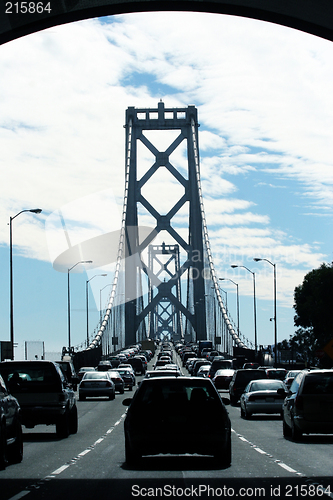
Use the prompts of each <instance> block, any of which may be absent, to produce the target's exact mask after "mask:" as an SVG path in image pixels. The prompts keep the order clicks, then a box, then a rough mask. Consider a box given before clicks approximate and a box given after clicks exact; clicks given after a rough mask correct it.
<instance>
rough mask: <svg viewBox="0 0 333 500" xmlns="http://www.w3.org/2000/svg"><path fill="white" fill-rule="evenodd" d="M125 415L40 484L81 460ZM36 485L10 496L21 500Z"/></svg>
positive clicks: (12, 498) (14, 499) (40, 482)
mask: <svg viewBox="0 0 333 500" xmlns="http://www.w3.org/2000/svg"><path fill="white" fill-rule="evenodd" d="M125 416H126V413H123V414H122V416H121V417H120V419H119V420H117V422H115V424H114V425H113V426H112V427H110V429H108V430H107V431H106V432H105V434H104V435H103V436H102V437H101V438H99V439H97V441H95V442H94V444H93V445H91V446H90V447H89V448H86V449H85V450H83V451H81V453H79V454H78V455H77V456H76V457H74V458H72V459H71V460H69V461H68V462H67V463H66V464H64V465H62V466H61V467H59V468H58V469H56V470H55V471H53V472H51V474H48V475H47V476H45V477H44V478H43V479H42V480H40V481H39V482H38V484H39V485H41V484H43V482H44V481H50V480H51V479H55V477H56V476H59V474H61V473H62V472H63V471H64V470H66V469H68V467H69V466H70V465H73V464H75V463H76V462H77V461H78V460H80V458H82V457H84V456H85V455H87V453H89V452H90V451H91V450H93V449H94V448H95V446H97V445H98V444H100V443H102V441H104V439H105V438H106V436H107V435H109V434H111V432H112V431H114V428H115V427H116V426H117V425H119V424H120V423H121V422H122V421H123V420H124V418H125ZM35 486H36V485H33V484H32V485H30V486H29V487H28V488H27V489H26V490H23V491H20V492H19V493H17V494H16V495H14V496H12V497H11V498H9V500H20V498H23V497H25V496H26V495H28V494H29V493H30V492H31V491H32V489H33V488H34V487H35Z"/></svg>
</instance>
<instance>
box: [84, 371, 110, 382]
mask: <svg viewBox="0 0 333 500" xmlns="http://www.w3.org/2000/svg"><path fill="white" fill-rule="evenodd" d="M83 378H84V380H87V379H88V378H89V379H99V380H100V379H101V378H108V375H107V374H106V372H87V373H85V375H84V377H83Z"/></svg>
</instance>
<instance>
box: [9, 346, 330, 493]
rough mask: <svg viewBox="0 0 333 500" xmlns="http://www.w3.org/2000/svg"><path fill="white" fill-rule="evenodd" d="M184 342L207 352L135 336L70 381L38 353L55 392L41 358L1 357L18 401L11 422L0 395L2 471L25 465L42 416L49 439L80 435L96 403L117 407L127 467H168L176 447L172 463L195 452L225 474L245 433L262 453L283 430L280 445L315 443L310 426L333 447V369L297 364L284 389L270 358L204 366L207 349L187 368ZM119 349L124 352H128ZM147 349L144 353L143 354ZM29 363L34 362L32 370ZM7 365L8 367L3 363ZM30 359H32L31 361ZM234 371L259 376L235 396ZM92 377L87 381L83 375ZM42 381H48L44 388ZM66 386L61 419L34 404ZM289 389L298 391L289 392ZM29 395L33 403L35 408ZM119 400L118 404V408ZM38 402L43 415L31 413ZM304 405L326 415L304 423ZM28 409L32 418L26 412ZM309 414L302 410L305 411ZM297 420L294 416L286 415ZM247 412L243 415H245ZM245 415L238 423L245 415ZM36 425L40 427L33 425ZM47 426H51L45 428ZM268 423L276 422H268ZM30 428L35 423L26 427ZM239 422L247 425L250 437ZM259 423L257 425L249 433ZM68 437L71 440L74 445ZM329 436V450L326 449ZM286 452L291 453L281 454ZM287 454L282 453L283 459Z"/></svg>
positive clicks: (232, 469) (58, 395)
mask: <svg viewBox="0 0 333 500" xmlns="http://www.w3.org/2000/svg"><path fill="white" fill-rule="evenodd" d="M189 348H191V349H194V350H191V353H192V364H193V359H197V360H199V359H200V360H201V361H205V358H203V357H202V358H198V357H196V358H195V357H194V356H193V352H194V353H195V354H196V356H198V353H197V352H195V350H196V346H193V345H192V346H190V347H189V346H181V345H172V344H170V343H165V344H161V345H159V346H158V348H157V349H156V351H155V353H153V352H149V353H148V352H145V353H143V350H142V349H141V350H140V346H133V347H132V348H131V349H130V350H129V351H127V350H126V351H122V352H121V353H119V357H118V356H112V358H113V359H111V360H103V362H101V363H100V364H99V365H98V366H96V367H82V368H85V370H81V371H80V370H78V372H80V374H79V373H78V376H76V375H74V376H73V380H72V382H71V383H69V382H68V380H67V378H66V377H65V375H64V371H62V369H61V368H60V365H59V364H58V365H57V364H54V363H51V362H48V361H45V362H43V361H40V362H38V363H40V364H41V365H45V366H46V365H47V366H48V368H50V367H49V364H50V363H51V364H52V365H53V366H56V369H55V372H52V373H53V375H54V373H56V374H57V377H58V376H59V379H60V380H61V383H62V387H61V392H59V390H60V389H59V387H54V391H53V389H52V391H51V387H52V384H54V383H55V382H54V381H53V382H51V380H50V375H51V374H52V373H51V372H50V370H46V369H45V368H44V372H43V373H42V371H41V367H38V369H39V371H37V368H36V366H33V367H32V364H34V363H35V362H30V361H26V362H23V361H22V362H5V363H1V364H0V373H1V375H2V382H1V383H2V387H3V389H2V393H3V394H7V395H6V396H5V397H3V396H2V401H4V399H5V398H6V397H7V398H11V399H12V400H13V401H16V403H15V404H16V419H14V420H15V422H16V423H15V425H14V426H13V419H12V420H10V421H9V417H8V422H7V416H6V417H4V411H3V408H4V406H5V405H4V404H3V403H2V404H1V408H2V410H1V412H2V423H5V424H6V429H5V428H4V425H2V427H1V436H2V439H1V446H2V448H1V456H2V457H3V464H2V469H3V470H2V471H0V481H1V479H2V478H3V477H10V476H11V469H12V468H15V467H16V468H17V467H18V465H20V467H22V466H21V464H20V462H22V465H23V464H24V462H25V461H26V457H25V448H26V446H27V450H28V453H29V454H30V452H31V443H30V441H29V440H30V439H33V436H36V435H37V434H35V432H38V428H39V426H41V428H42V429H43V432H47V434H45V437H46V436H51V435H52V433H54V436H55V437H54V439H55V441H54V443H53V444H54V445H55V444H56V443H57V442H61V441H63V440H64V439H65V440H66V441H67V440H68V438H69V436H70V435H73V436H74V435H77V436H78V439H79V438H80V435H81V438H82V439H86V438H87V436H88V435H87V433H86V432H85V431H84V427H83V422H84V421H85V419H87V418H88V416H89V418H91V416H92V414H91V411H92V410H91V409H92V408H93V412H96V414H97V412H99V411H101V412H102V413H103V415H104V412H105V411H106V413H105V416H106V415H109V416H108V417H107V418H109V419H111V418H113V412H115V413H114V419H116V418H117V420H115V424H117V426H116V427H113V428H112V427H111V428H109V430H110V429H112V432H113V433H114V434H113V436H115V433H117V436H118V434H119V436H118V437H119V439H118V437H117V446H116V448H117V457H118V463H123V464H125V465H124V467H125V471H126V473H127V474H128V473H129V474H130V475H131V471H132V472H135V471H136V470H138V468H139V470H140V469H142V467H143V468H144V469H146V468H147V469H148V470H150V469H151V467H152V464H154V466H153V468H154V467H155V466H157V464H158V463H161V464H162V465H161V467H165V465H164V464H165V460H168V457H169V456H173V462H172V463H173V464H177V463H178V466H177V467H182V468H183V467H184V463H185V468H186V461H187V460H190V458H191V456H192V459H193V460H194V461H197V462H195V463H197V464H198V467H199V469H200V474H203V476H205V475H206V473H205V472H204V471H205V470H210V471H211V474H212V476H214V477H215V475H216V474H217V473H218V471H220V474H224V476H223V477H234V475H235V474H236V476H237V474H238V472H239V470H240V469H239V461H240V460H241V458H242V457H244V456H246V455H244V450H243V451H242V452H241V453H239V448H240V444H241V443H243V446H244V444H246V443H249V445H250V446H249V449H248V452H251V449H253V447H251V442H256V444H257V446H256V448H258V449H261V450H263V451H264V452H265V454H266V455H264V456H267V457H269V456H270V455H271V456H273V453H272V444H273V443H274V442H277V441H279V443H280V446H281V439H282V440H284V441H285V444H286V447H283V449H286V450H287V449H288V447H289V448H290V446H291V444H292V443H293V442H294V443H295V444H296V443H303V446H306V447H309V449H310V451H311V453H312V452H313V451H312V450H313V444H314V442H313V440H311V439H310V440H308V439H307V438H306V437H305V436H307V433H308V432H309V433H310V434H309V435H310V436H311V434H312V433H319V440H318V441H316V442H317V443H319V445H318V446H320V447H322V446H323V444H324V442H325V441H324V439H325V438H324V437H322V433H325V434H326V443H327V446H329V448H331V445H332V444H333V440H332V436H329V434H333V415H332V413H333V390H332V380H333V371H332V370H301V371H299V373H298V374H295V375H296V376H295V379H294V382H292V384H294V387H296V386H297V388H298V389H297V392H296V393H293V390H294V389H293V388H292V385H291V390H288V388H287V386H286V384H285V383H284V380H287V379H288V378H289V377H288V373H285V379H284V380H281V377H282V372H281V373H279V374H276V375H279V376H280V379H278V378H276V379H274V378H271V373H270V372H269V370H272V369H271V368H267V367H266V368H264V367H262V368H261V367H258V368H244V369H243V368H240V369H236V367H235V368H233V367H232V360H226V361H228V363H227V365H228V368H219V369H217V370H216V371H215V372H214V370H212V373H210V369H211V367H212V365H213V363H214V359H215V357H214V358H213V359H212V360H208V359H207V363H203V364H201V366H200V367H199V368H198V370H197V373H196V374H191V373H190V370H189V368H190V365H191V357H187V356H185V353H187V352H188V351H187V349H189ZM128 354H129V355H128ZM203 354H204V353H203ZM124 356H126V357H125V358H124ZM143 356H144V358H145V359H142V357H143ZM206 356H207V354H206ZM216 357H217V358H218V359H217V361H219V362H221V361H222V360H221V357H222V355H221V353H218V354H217V355H216ZM115 358H116V359H115ZM133 358H136V359H140V360H141V366H139V365H138V364H137V363H135V364H136V368H133V366H132V364H131V363H130V362H129V361H130V360H131V359H133ZM186 358H187V359H186ZM230 361H231V363H230ZM160 362H162V364H160ZM17 363H19V365H18V364H17ZM14 364H15V373H17V374H18V376H19V378H20V380H19V381H17V380H16V381H15V380H14V378H17V377H14V369H13V368H14ZM183 364H184V366H183ZM8 365H9V367H8ZM28 366H30V369H29V370H28ZM205 366H206V367H210V369H209V370H206V371H205V373H204V374H203V375H200V374H199V371H200V369H202V368H203V367H205ZM10 367H12V368H11V369H9V368H10ZM32 368H34V369H33V370H32ZM88 368H89V369H88ZM63 369H64V367H63ZM258 370H259V371H260V372H261V374H263V376H262V377H261V378H256V375H257V371H258ZM219 372H220V373H221V372H228V373H227V374H226V373H224V374H225V378H224V379H223V383H224V386H223V388H221V385H220V384H221V380H220V381H219V378H218V377H219ZM267 372H269V373H267ZM237 373H246V374H248V373H249V374H250V375H247V377H251V373H252V374H253V376H254V377H255V378H254V381H253V379H251V380H247V381H246V384H245V386H244V390H243V391H242V392H241V394H240V396H239V399H238V400H237V401H236V402H235V401H232V402H231V395H234V392H233V390H232V388H231V389H230V382H231V380H233V379H234V378H235V380H237V377H236V375H237ZM47 375H49V377H47ZM125 375H130V377H129V378H127V379H126V377H125ZM222 376H223V373H222ZM122 377H124V378H122ZM118 378H119V379H121V380H122V385H120V386H119V385H118V388H117V387H116V383H115V381H116V379H118ZM125 379H126V380H127V381H126V382H125ZM226 380H227V381H226ZM228 381H229V386H228ZM88 382H89V384H90V385H87V383H88ZM14 384H16V385H14ZM46 384H49V385H48V386H47V385H46ZM50 384H51V385H50ZM73 384H77V390H76V391H74V390H73ZM256 384H257V385H256ZM42 387H44V388H43V389H42ZM46 387H48V389H47V391H45V388H46ZM27 388H29V391H30V392H28V389H27ZM66 390H67V391H69V392H70V393H74V404H72V406H71V407H69V406H68V410H67V409H66V404H65V405H63V406H64V407H65V412H64V413H63V415H66V417H64V416H62V418H61V419H60V420H58V419H57V418H60V417H59V414H58V417H57V418H56V419H55V418H54V416H53V417H52V418H51V417H50V415H48V416H47V417H46V413H45V411H44V410H45V409H44V410H43V409H42V407H41V405H40V401H41V395H42V394H44V396H43V397H44V398H45V394H53V396H52V397H53V398H54V400H55V399H57V400H58V401H59V400H61V399H62V400H63V401H62V403H64V402H65V401H67V399H66V398H65V396H64V395H63V394H64V392H63V391H66ZM230 390H231V392H230ZM84 391H86V392H84ZM125 391H126V393H125ZM313 391H315V394H313ZM34 393H35V394H34ZM28 394H30V396H28V397H30V398H31V400H32V395H33V394H34V396H33V397H34V398H35V399H34V402H33V401H30V404H28V401H27V395H28ZM293 394H296V396H292V395H293ZM38 397H39V399H38ZM297 397H298V403H297V404H293V402H292V401H294V400H295V399H296V398H297ZM118 398H120V399H119V404H118V403H117V400H118ZM69 400H70V398H69V399H68V401H69ZM36 401H38V404H37V403H36ZM300 401H303V403H300ZM31 402H32V403H33V404H35V405H36V406H35V408H34V410H33V411H32V407H31ZM230 403H231V404H230ZM68 404H69V403H68ZM302 404H303V409H302V407H301V405H302ZM114 405H116V406H114ZM121 407H123V409H124V410H123V412H122V410H121ZM73 408H75V409H73ZM107 408H110V410H107ZM112 408H114V409H112ZM293 408H295V410H293ZM38 411H40V413H41V415H42V416H41V415H39V416H38V415H37V413H38ZM57 411H59V408H57ZM302 411H303V414H302ZM316 411H317V414H316ZM110 412H111V413H110ZM306 412H310V413H311V415H310V421H312V422H313V423H314V422H316V421H318V419H320V418H321V422H323V421H324V424H321V425H320V426H319V427H318V426H317V427H316V426H315V425H313V426H312V427H308V428H304V427H301V426H300V423H301V422H302V415H307V413H306ZM32 414H33V415H34V418H32ZM117 415H118V417H117ZM75 416H76V418H75ZM306 418H308V417H307V416H306ZM315 419H317V420H315ZM293 420H294V421H295V422H296V423H294V424H292V421H293ZM247 421H248V423H245V422H247ZM10 422H11V424H10ZM81 422H82V429H81ZM242 422H244V423H243V424H242ZM115 424H114V425H115ZM22 425H23V427H22ZM293 425H294V429H293ZM266 426H267V433H270V442H268V441H267V443H265V444H262V439H263V436H264V432H266V431H264V429H265V427H266ZM297 426H298V427H297ZM35 428H36V430H34V429H35ZM46 428H47V429H48V430H47V431H45V430H44V429H46ZM9 429H10V430H9ZM162 429H163V432H162ZM269 429H270V430H269ZM273 429H275V430H274V432H273ZM14 430H15V432H14ZM32 431H33V432H34V433H33V434H30V432H32ZM106 432H108V431H106ZM243 432H245V435H246V437H245V436H244V435H243ZM256 432H259V434H255V433H256ZM260 432H261V435H260ZM50 433H51V434H50ZM110 433H111V432H110ZM103 435H108V434H105V431H104V434H103ZM4 436H6V439H4ZM20 436H21V438H20ZM75 439H76V438H75ZM105 439H106V438H105ZM70 440H72V438H70ZM252 440H253V441H252ZM97 441H98V440H97ZM97 441H96V442H97ZM73 443H74V442H72V441H71V445H72V444H73ZM268 443H269V444H268ZM40 444H41V443H40ZM259 444H260V446H259ZM327 446H326V448H325V450H327V449H328V448H327ZM87 449H90V448H89V447H88V448H87ZM13 450H14V452H13ZM266 450H267V451H266ZM298 452H299V450H298ZM81 453H83V452H82V451H81V452H80V453H79V454H78V455H81ZM246 453H247V452H246ZM303 453H304V451H303ZM121 457H122V458H121ZM153 457H156V458H155V459H154V460H155V461H154V462H151V460H153ZM200 457H201V458H200ZM180 458H182V462H181V463H180V462H177V460H178V459H180ZM261 458H262V457H261ZM27 460H28V461H29V462H30V461H31V458H30V457H29V458H27ZM119 460H120V462H119ZM184 460H185V462H184ZM292 460H293V461H295V460H296V463H297V460H299V457H297V458H295V460H294V458H293V459H292ZM318 460H319V458H318ZM285 462H288V461H287V460H286V459H285ZM285 462H283V461H281V463H282V464H283V463H285ZM193 463H194V462H191V464H192V465H191V467H193ZM241 463H242V461H241ZM270 463H271V465H270V467H269V468H268V470H269V471H270V469H271V467H272V466H273V465H274V464H273V463H272V461H270ZM285 465H286V467H287V468H288V467H289V469H290V470H295V471H296V472H297V473H298V474H301V472H299V470H298V467H297V468H296V466H295V465H294V467H295V468H293V467H291V466H290V465H288V463H286V464H285ZM310 465H311V464H309V465H308V466H307V467H310ZM26 466H27V467H30V466H31V464H30V463H29V464H26ZM327 466H328V465H327ZM100 467H101V466H100ZM103 467H105V468H107V465H106V464H105V465H103V466H102V469H103ZM117 467H119V465H118V466H117V465H116V464H113V468H112V474H116V469H117ZM177 467H176V468H177ZM196 467H197V466H196ZM275 467H276V465H275ZM311 467H312V465H311ZM328 467H329V466H328ZM279 468H281V465H280V466H279ZM317 468H318V466H317ZM16 470H17V469H16ZM285 470H287V469H285ZM13 471H14V469H13ZM6 472H7V474H8V476H7V475H6ZM314 472H315V471H314ZM291 474H292V473H291ZM296 475H297V474H296ZM327 477H329V476H327ZM327 481H329V479H327ZM327 481H326V482H327ZM327 486H328V485H327V484H326V487H327ZM294 493H295V492H294ZM132 496H133V495H132ZM8 498H10V497H8Z"/></svg>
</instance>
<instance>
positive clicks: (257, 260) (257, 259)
mask: <svg viewBox="0 0 333 500" xmlns="http://www.w3.org/2000/svg"><path fill="white" fill-rule="evenodd" d="M253 260H254V261H255V262H260V261H261V260H265V261H266V262H268V264H270V265H271V266H273V268H274V318H273V320H274V352H275V359H274V367H275V368H277V322H276V264H273V262H271V261H270V260H268V259H259V258H254V259H253Z"/></svg>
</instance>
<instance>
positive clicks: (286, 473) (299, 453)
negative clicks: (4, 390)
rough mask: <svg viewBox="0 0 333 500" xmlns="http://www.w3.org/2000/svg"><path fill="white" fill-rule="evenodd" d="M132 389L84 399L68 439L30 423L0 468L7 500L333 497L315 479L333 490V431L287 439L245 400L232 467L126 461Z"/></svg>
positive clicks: (235, 421)
mask: <svg viewBox="0 0 333 500" xmlns="http://www.w3.org/2000/svg"><path fill="white" fill-rule="evenodd" d="M152 363H153V361H151V362H150V365H151V364H152ZM140 378H141V377H137V380H140ZM131 394H133V393H128V392H127V391H125V394H124V395H119V394H117V395H116V399H115V400H114V401H108V400H93V399H91V400H87V401H78V412H79V431H78V433H77V434H76V435H71V436H69V438H68V439H62V440H59V439H57V438H56V434H55V428H54V427H53V426H50V427H47V426H37V427H36V428H35V429H25V428H24V459H23V462H22V463H21V464H14V465H10V466H8V467H7V468H6V470H4V471H0V498H1V500H10V499H11V500H19V499H20V498H25V499H26V500H39V499H47V500H59V499H61V500H66V499H69V498H70V499H71V500H76V499H80V500H92V499H94V500H95V499H96V500H102V499H103V500H104V499H105V500H109V499H110V500H111V499H112V500H127V499H135V498H139V499H142V498H146V497H149V498H189V497H190V498H199V497H200V498H232V497H238V498H242V497H244V498H257V497H259V498H280V499H282V498H283V499H288V498H289V499H290V498H292V499H298V498H312V499H313V498H333V494H332V495H331V497H328V496H326V495H323V494H322V493H321V492H319V493H318V494H317V495H314V494H313V492H314V491H315V490H314V488H315V486H313V484H314V483H319V484H323V485H324V486H325V487H327V486H330V488H331V491H332V492H333V474H332V467H333V465H332V445H333V436H329V437H327V436H326V437H321V436H310V437H309V436H308V437H305V438H304V440H303V442H300V443H293V442H291V441H287V440H285V439H284V438H283V436H282V422H281V420H280V419H279V418H278V417H272V416H267V417H265V416H263V417H259V416H258V417H255V416H254V417H253V418H252V419H251V420H249V421H245V420H243V419H241V418H240V409H239V407H232V406H228V409H229V414H230V418H231V422H232V429H233V433H232V446H233V460H232V465H231V467H229V468H227V469H218V468H217V467H216V465H215V463H214V460H213V459H212V458H210V457H199V456H186V457H184V456H183V457H168V456H165V457H164V456H158V457H154V458H151V457H146V458H145V457H144V458H143V459H142V463H141V465H140V466H139V467H128V466H127V465H126V464H125V454H124V432H123V421H124V417H125V411H126V408H125V407H124V406H123V405H122V400H123V399H124V398H125V397H129V396H130V395H131ZM225 395H227V393H226V394H225ZM207 418H209V417H207ZM148 438H149V437H148ZM194 439H195V437H194ZM149 488H151V489H149ZM158 488H159V489H158ZM209 488H210V489H209ZM241 488H243V489H241ZM162 491H163V493H164V496H161V492H162ZM264 493H265V495H264ZM305 493H307V494H306V495H305Z"/></svg>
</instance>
